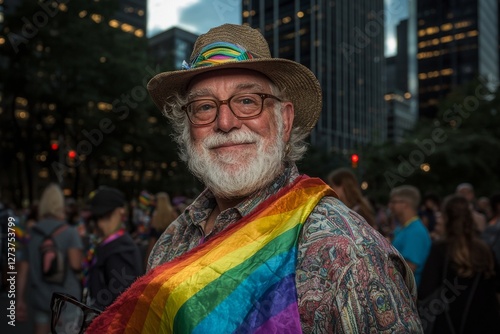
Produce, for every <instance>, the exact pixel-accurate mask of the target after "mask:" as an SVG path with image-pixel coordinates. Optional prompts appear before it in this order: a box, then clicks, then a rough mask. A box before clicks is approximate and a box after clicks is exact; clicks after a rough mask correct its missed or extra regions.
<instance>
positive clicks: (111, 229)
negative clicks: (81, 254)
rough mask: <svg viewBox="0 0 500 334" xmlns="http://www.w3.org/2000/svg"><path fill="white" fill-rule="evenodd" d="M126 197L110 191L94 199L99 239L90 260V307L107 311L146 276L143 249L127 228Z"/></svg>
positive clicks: (98, 193) (103, 190)
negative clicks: (125, 226)
mask: <svg viewBox="0 0 500 334" xmlns="http://www.w3.org/2000/svg"><path fill="white" fill-rule="evenodd" d="M125 205H126V201H125V197H124V196H123V194H122V193H121V192H120V191H119V190H117V189H115V188H110V187H101V188H99V189H98V190H96V191H95V192H94V193H92V194H91V196H90V207H89V209H90V212H91V213H92V217H93V219H94V221H95V223H96V229H97V230H96V234H97V237H98V239H97V240H98V241H97V245H96V247H95V249H90V251H89V254H90V255H92V256H90V257H88V258H87V261H88V267H89V268H88V273H87V277H86V282H87V283H86V287H88V297H89V298H88V299H87V300H86V302H87V305H89V306H91V307H93V308H96V309H99V310H103V309H104V308H105V307H106V306H108V305H110V304H111V303H112V302H113V301H114V300H115V299H116V297H118V295H120V294H121V293H122V292H123V291H124V290H125V289H126V288H128V287H129V286H130V285H131V284H132V283H133V282H134V281H135V279H136V278H137V277H139V276H140V275H142V274H143V273H144V269H143V265H142V262H143V261H142V256H141V252H140V250H139V247H138V246H137V244H136V243H135V242H134V240H133V239H132V237H131V236H130V234H129V233H128V232H127V230H126V229H125V228H124V226H123V218H124V217H125V216H126V215H125V213H126V212H125Z"/></svg>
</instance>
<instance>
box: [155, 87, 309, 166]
mask: <svg viewBox="0 0 500 334" xmlns="http://www.w3.org/2000/svg"><path fill="white" fill-rule="evenodd" d="M270 86H271V92H272V94H273V95H275V96H277V97H279V98H280V99H281V100H283V101H287V99H286V97H284V94H283V92H282V91H280V90H279V89H278V88H277V87H276V86H275V85H274V84H270ZM170 101H171V102H169V103H167V104H165V106H164V107H163V110H162V114H163V115H164V116H165V117H166V118H167V119H168V120H169V122H170V124H171V125H172V129H173V131H174V132H173V133H172V135H171V136H172V138H173V140H174V141H175V142H176V143H177V146H178V149H179V158H180V159H181V160H182V161H184V162H187V159H188V155H187V153H186V145H187V142H188V140H189V136H190V133H189V119H188V118H187V115H186V113H185V112H184V110H182V107H183V106H184V105H185V104H186V103H187V102H188V99H187V97H185V96H180V95H174V96H172V98H171V100H170ZM277 105H278V107H277V108H275V109H274V112H275V119H276V120H279V119H282V118H281V103H279V104H277ZM307 136H308V134H307V133H304V132H303V131H301V129H300V128H299V127H293V128H292V131H291V133H290V140H289V141H288V143H287V149H286V152H285V158H284V162H296V161H299V160H301V159H302V157H303V156H304V154H305V153H306V151H307V143H306V142H305V139H306V137H307Z"/></svg>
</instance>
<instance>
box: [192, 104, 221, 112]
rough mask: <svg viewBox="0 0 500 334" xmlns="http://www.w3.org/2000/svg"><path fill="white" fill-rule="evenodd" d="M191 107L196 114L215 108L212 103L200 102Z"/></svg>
mask: <svg viewBox="0 0 500 334" xmlns="http://www.w3.org/2000/svg"><path fill="white" fill-rule="evenodd" d="M193 107H194V108H193V110H194V112H195V113H198V112H208V111H212V110H213V109H215V108H216V105H215V103H213V102H201V103H195V104H194V105H193Z"/></svg>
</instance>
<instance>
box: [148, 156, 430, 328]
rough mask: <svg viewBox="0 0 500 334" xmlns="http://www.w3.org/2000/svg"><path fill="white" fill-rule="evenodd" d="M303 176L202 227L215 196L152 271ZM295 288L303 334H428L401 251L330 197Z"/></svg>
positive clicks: (280, 181)
mask: <svg viewBox="0 0 500 334" xmlns="http://www.w3.org/2000/svg"><path fill="white" fill-rule="evenodd" d="M298 176H299V173H298V170H297V167H296V166H295V165H291V166H289V167H287V168H286V169H285V171H284V173H283V174H282V175H281V176H279V177H278V178H277V179H276V180H275V181H274V182H273V183H272V184H271V185H270V186H268V187H267V188H264V189H262V190H260V191H258V192H256V193H254V194H252V195H251V196H249V197H248V198H247V199H245V200H244V201H242V202H241V203H240V204H238V205H237V206H235V207H234V208H229V209H227V210H225V211H223V212H221V213H220V214H219V216H218V217H217V219H216V221H215V224H214V228H213V230H212V231H211V232H210V233H209V234H208V235H204V232H203V229H202V227H201V225H202V224H203V223H204V222H205V221H206V220H207V219H208V217H209V215H210V213H211V212H212V210H213V209H214V208H215V206H216V201H215V197H214V195H213V194H212V192H210V191H209V190H208V189H205V190H204V191H203V192H202V193H201V194H200V196H198V198H197V199H196V200H195V201H194V202H193V203H192V204H191V205H190V206H189V207H188V208H187V209H186V211H185V212H184V213H183V214H182V215H180V216H179V218H178V219H177V220H176V221H175V222H174V223H172V224H170V226H169V227H168V228H167V229H166V231H165V232H164V233H163V234H162V236H161V237H160V239H159V240H158V241H157V243H156V245H155V246H154V248H153V250H152V252H151V256H150V257H149V260H148V270H149V269H151V268H153V267H155V266H157V265H159V264H161V263H164V262H167V261H170V260H172V259H174V258H176V257H177V256H179V255H181V254H184V253H185V252H187V251H188V250H190V249H192V248H194V247H196V246H197V245H199V244H200V243H203V242H204V241H206V240H208V239H210V238H211V237H213V236H214V235H216V234H217V233H219V232H221V231H222V230H224V229H225V228H226V227H228V226H229V225H231V224H233V223H235V222H237V221H238V220H239V219H240V218H241V217H244V216H246V215H248V214H249V213H250V212H252V210H253V209H254V208H255V207H256V206H257V205H258V204H259V203H261V202H262V201H264V200H266V199H267V198H268V197H269V196H271V195H273V194H275V193H276V192H277V191H278V190H279V189H281V188H282V187H284V186H286V185H288V184H290V183H292V182H293V180H295V179H296V178H297V177H298ZM295 281H296V286H297V293H298V305H299V313H300V320H301V325H302V330H303V332H304V333H421V332H422V329H421V324H420V319H419V316H418V313H417V309H416V286H415V280H414V278H413V274H412V272H411V269H410V268H409V267H408V266H407V265H406V263H405V261H404V260H403V258H402V257H401V255H400V254H399V253H398V251H397V250H396V249H395V248H394V247H392V246H391V244H390V243H389V242H388V241H387V240H386V239H385V238H384V237H383V236H382V235H380V234H379V233H378V232H377V231H375V230H374V229H373V228H372V227H370V226H369V225H368V224H367V223H366V221H365V220H364V219H363V218H362V217H361V216H360V215H359V214H357V213H355V212H354V211H352V210H350V209H349V208H347V207H346V206H345V205H344V204H343V203H342V202H340V201H339V200H338V199H336V198H334V197H324V198H323V199H322V200H321V201H320V202H319V203H318V205H317V206H316V208H315V209H314V210H313V212H312V213H311V214H310V216H309V217H308V219H307V220H306V222H305V224H304V227H303V230H302V234H301V237H300V239H299V245H298V258H297V268H296V277H295Z"/></svg>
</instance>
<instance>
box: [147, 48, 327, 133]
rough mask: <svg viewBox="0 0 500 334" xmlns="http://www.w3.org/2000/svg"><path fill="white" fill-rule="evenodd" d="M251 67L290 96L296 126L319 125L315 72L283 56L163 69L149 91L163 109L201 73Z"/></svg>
mask: <svg viewBox="0 0 500 334" xmlns="http://www.w3.org/2000/svg"><path fill="white" fill-rule="evenodd" d="M229 68H235V69H249V70H253V71H257V72H259V73H261V74H263V75H265V76H266V77H268V78H269V79H270V80H271V81H272V82H273V83H274V84H275V85H276V86H277V87H278V88H279V89H280V90H281V91H282V92H283V93H284V95H285V96H286V98H287V99H288V100H290V101H291V102H292V103H293V105H294V109H295V118H294V122H293V124H294V127H298V128H299V129H300V132H302V133H305V134H309V132H310V131H311V129H312V128H313V127H314V126H315V125H316V122H317V121H318V118H319V115H320V113H321V109H322V93H321V86H320V84H319V82H318V80H317V79H316V76H315V75H314V74H313V73H312V72H311V70H309V69H308V68H307V67H305V66H304V65H302V64H299V63H297V62H294V61H291V60H288V59H281V58H271V59H251V60H245V61H231V62H226V63H223V64H219V65H213V66H205V67H199V68H194V69H188V70H179V71H171V72H163V73H160V74H157V75H156V76H154V77H153V78H152V79H151V80H150V81H149V83H148V87H147V88H148V91H149V93H150V95H151V98H152V99H153V101H154V103H155V104H156V106H157V107H158V108H159V109H160V110H164V107H165V104H166V103H169V102H170V100H171V99H172V98H173V97H174V96H175V94H180V95H181V96H182V95H184V94H185V93H186V92H187V88H188V86H189V83H190V82H191V80H192V79H193V78H194V77H195V76H197V75H199V74H202V73H207V72H211V71H216V70H221V69H229Z"/></svg>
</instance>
